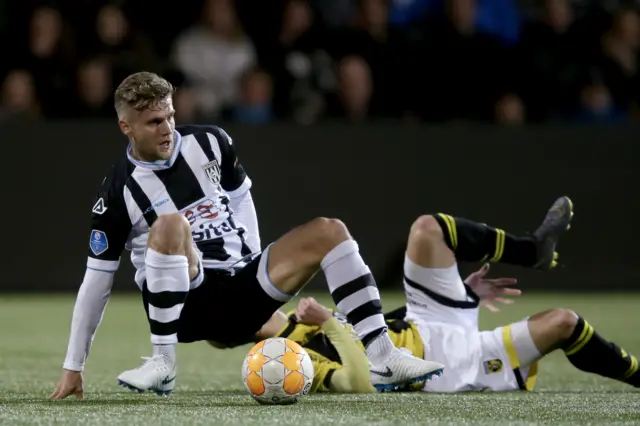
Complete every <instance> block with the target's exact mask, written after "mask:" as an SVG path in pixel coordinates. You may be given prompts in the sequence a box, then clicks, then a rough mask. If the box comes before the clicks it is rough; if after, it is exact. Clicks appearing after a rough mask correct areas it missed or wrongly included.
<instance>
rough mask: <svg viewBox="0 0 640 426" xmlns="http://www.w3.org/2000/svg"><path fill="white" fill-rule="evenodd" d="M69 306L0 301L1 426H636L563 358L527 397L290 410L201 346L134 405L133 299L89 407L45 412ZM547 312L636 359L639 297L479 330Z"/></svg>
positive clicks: (597, 381)
mask: <svg viewBox="0 0 640 426" xmlns="http://www.w3.org/2000/svg"><path fill="white" fill-rule="evenodd" d="M319 298H320V299H322V300H323V301H325V302H327V298H326V297H319ZM73 301H74V298H73V296H29V297H25V296H7V295H3V296H2V298H1V299H0V324H1V328H0V329H1V330H2V333H1V334H0V336H1V337H2V340H1V342H0V425H27V424H30V425H31V424H36V425H37V424H65V425H71V424H82V425H91V424H108V425H138V424H140V425H143V424H144V425H195V424H207V425H241V424H242V425H244V424H246V425H266V424H278V425H283V426H284V425H295V426H303V425H328V424H331V425H376V426H378V425H394V426H400V425H408V424H416V425H472V424H473V425H492V426H497V425H507V424H508V425H524V424H536V425H565V424H579V425H581V426H585V425H614V424H615V425H623V424H625V425H631V424H640V392H638V391H636V390H635V389H633V388H631V387H629V386H626V385H624V384H620V383H618V382H615V381H613V380H607V379H603V378H600V377H597V376H594V375H588V374H584V373H581V372H579V371H577V370H575V369H574V368H573V367H572V366H571V364H569V362H567V361H566V359H565V358H564V356H562V355H561V354H554V355H552V356H550V357H548V358H546V359H544V360H543V361H542V363H541V370H540V375H539V379H538V386H537V389H536V391H534V392H532V393H520V392H513V393H501V394H494V393H475V394H473V393H472V394H459V395H432V394H424V393H415V394H387V395H375V394H374V395H320V394H319V395H310V396H308V397H306V398H305V399H303V400H302V401H301V402H300V403H299V404H297V405H294V406H288V407H263V406H260V405H258V404H257V403H255V402H254V401H253V400H252V399H251V398H250V397H249V396H248V395H247V394H246V393H245V391H244V388H243V385H242V381H241V377H240V367H241V363H242V359H243V357H244V355H245V353H246V351H247V350H248V347H242V348H238V349H235V350H228V351H220V350H214V349H212V348H210V347H208V346H207V345H206V344H204V343H197V344H191V345H182V346H179V348H178V354H179V370H178V371H179V374H178V381H177V388H176V391H175V393H174V395H172V396H171V397H170V398H159V397H157V396H156V395H155V394H144V395H137V394H133V393H130V392H128V391H127V390H125V389H123V388H120V387H118V386H117V385H116V379H115V378H116V376H117V375H118V374H119V373H120V372H121V371H123V370H125V369H129V368H132V367H135V366H137V365H138V363H139V358H138V357H140V356H145V355H149V353H150V347H149V337H148V328H147V327H148V326H147V324H146V321H145V317H144V311H143V309H142V306H141V302H140V300H139V297H137V295H136V296H128V295H127V296H115V297H114V298H113V299H112V300H111V302H110V303H109V306H108V308H107V312H106V314H105V319H104V321H103V324H102V326H101V327H100V330H99V332H98V335H97V337H96V341H95V343H94V345H93V349H92V353H91V357H90V359H89V362H88V365H87V369H86V373H85V400H84V401H76V400H75V399H68V400H64V401H48V400H47V396H48V395H49V393H51V391H52V390H53V387H54V384H55V382H56V380H57V379H58V376H59V374H60V367H61V363H62V361H63V357H64V353H65V350H66V345H67V338H68V332H69V321H70V315H71V311H72V307H73ZM383 303H384V307H385V310H390V309H392V308H395V307H397V306H399V305H400V304H402V303H403V298H402V295H401V294H396V293H389V294H384V295H383ZM551 307H566V308H571V309H574V310H576V311H577V312H579V313H581V314H582V315H583V316H585V317H586V318H588V320H589V322H590V323H591V324H592V325H593V326H594V327H595V328H596V330H598V331H599V332H600V333H601V334H603V335H605V336H606V337H608V338H610V339H612V340H615V341H616V342H618V343H619V344H621V345H622V346H623V347H624V348H625V349H626V350H628V351H630V352H633V353H635V354H636V355H640V333H638V328H637V325H638V323H640V313H639V310H638V309H639V307H640V294H638V295H558V294H550V295H524V296H522V297H521V298H520V299H519V300H517V303H516V304H514V305H511V306H507V307H505V308H504V309H503V311H502V312H501V313H498V314H492V313H489V312H483V313H482V315H481V319H482V321H481V322H482V325H483V327H493V326H496V325H499V324H502V323H506V322H510V321H515V320H517V319H520V318H522V317H524V316H526V315H530V314H533V313H535V312H537V311H540V310H544V309H548V308H551ZM238 308H239V309H241V308H242V306H241V305H239V306H238ZM239 312H241V311H239Z"/></svg>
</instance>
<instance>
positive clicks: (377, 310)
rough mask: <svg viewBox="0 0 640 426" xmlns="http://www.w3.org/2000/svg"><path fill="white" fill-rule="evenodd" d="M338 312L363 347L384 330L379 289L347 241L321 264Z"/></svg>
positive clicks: (351, 241) (385, 327) (354, 246)
mask: <svg viewBox="0 0 640 426" xmlns="http://www.w3.org/2000/svg"><path fill="white" fill-rule="evenodd" d="M321 266H322V270H323V271H324V274H325V277H326V278H327V283H328V285H329V290H330V291H331V296H332V297H333V301H334V303H335V304H336V306H337V307H338V310H339V311H340V312H341V313H342V314H344V315H346V317H347V319H348V320H349V322H350V323H351V324H352V325H353V328H354V330H355V331H356V333H358V337H359V338H360V339H361V340H362V343H363V344H364V346H365V347H367V346H368V345H369V343H371V341H372V340H373V339H375V338H376V337H378V336H380V335H381V334H385V335H386V331H387V326H386V323H385V321H384V316H383V315H382V304H381V303H380V294H379V292H378V287H377V286H376V282H375V280H374V279H373V275H372V274H371V271H370V270H369V267H368V266H367V265H366V264H365V263H364V261H363V260H362V257H360V253H359V252H358V244H357V243H356V242H355V241H353V240H347V241H344V242H342V243H340V244H338V245H337V246H336V247H335V248H334V249H333V250H331V251H330V252H329V253H328V254H327V255H326V256H325V258H324V259H323V260H322V263H321Z"/></svg>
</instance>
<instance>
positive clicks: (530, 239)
mask: <svg viewBox="0 0 640 426" xmlns="http://www.w3.org/2000/svg"><path fill="white" fill-rule="evenodd" d="M572 216H573V204H572V202H571V200H570V199H569V198H568V197H560V198H559V199H557V200H556V201H555V202H554V203H553V205H552V206H551V208H550V209H549V211H548V212H547V215H546V216H545V218H544V221H543V222H542V224H541V225H540V227H538V229H537V230H536V231H535V232H534V233H533V235H531V236H524V237H520V236H515V235H512V234H509V233H507V232H505V231H504V230H502V229H500V228H493V227H491V226H488V225H485V224H481V223H477V222H473V221H471V220H468V219H464V218H459V217H453V216H449V215H447V214H443V213H438V214H435V215H432V216H428V217H433V219H435V220H436V222H437V223H438V225H439V227H440V229H441V230H442V236H443V238H444V241H445V243H446V245H447V247H448V248H449V249H450V250H451V251H453V252H454V253H455V257H456V259H458V261H466V262H476V261H482V262H484V261H490V262H502V263H509V264H512V265H519V266H524V267H533V268H537V269H550V268H553V267H554V266H556V258H557V253H556V252H555V248H556V245H557V242H558V239H559V238H560V236H561V235H562V234H563V233H564V232H565V231H566V230H567V229H569V226H570V223H571V218H572Z"/></svg>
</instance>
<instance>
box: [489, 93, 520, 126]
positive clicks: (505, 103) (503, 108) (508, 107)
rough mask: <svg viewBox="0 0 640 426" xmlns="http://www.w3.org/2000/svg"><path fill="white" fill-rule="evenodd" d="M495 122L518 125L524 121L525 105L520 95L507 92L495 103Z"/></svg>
mask: <svg viewBox="0 0 640 426" xmlns="http://www.w3.org/2000/svg"><path fill="white" fill-rule="evenodd" d="M495 122H496V123H497V124H500V125H504V126H518V125H522V124H524V122H525V106H524V103H523V102H522V99H521V98H520V96H518V95H516V94H515V93H507V94H505V95H504V96H502V97H501V98H500V99H499V100H498V102H496V105H495Z"/></svg>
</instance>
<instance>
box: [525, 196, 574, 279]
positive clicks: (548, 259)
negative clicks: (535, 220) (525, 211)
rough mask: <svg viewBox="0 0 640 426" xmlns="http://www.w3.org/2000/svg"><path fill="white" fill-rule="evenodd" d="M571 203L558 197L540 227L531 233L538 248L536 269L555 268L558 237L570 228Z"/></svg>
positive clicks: (566, 198) (567, 198)
mask: <svg viewBox="0 0 640 426" xmlns="http://www.w3.org/2000/svg"><path fill="white" fill-rule="evenodd" d="M572 217H573V203H572V202H571V200H570V199H569V197H566V196H564V197H560V198H558V199H557V200H556V201H555V203H553V205H552V206H551V208H550V209H549V211H548V212H547V215H546V216H545V218H544V221H543V222H542V225H540V227H539V228H538V229H536V231H535V232H534V233H533V237H534V238H535V240H536V244H537V246H538V261H537V262H536V264H535V265H533V267H534V268H536V269H543V270H546V269H551V268H554V267H556V266H557V261H556V260H557V258H558V253H556V244H558V240H559V239H560V236H561V235H562V234H563V233H564V232H565V231H567V230H568V229H569V228H570V227H571V218H572Z"/></svg>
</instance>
